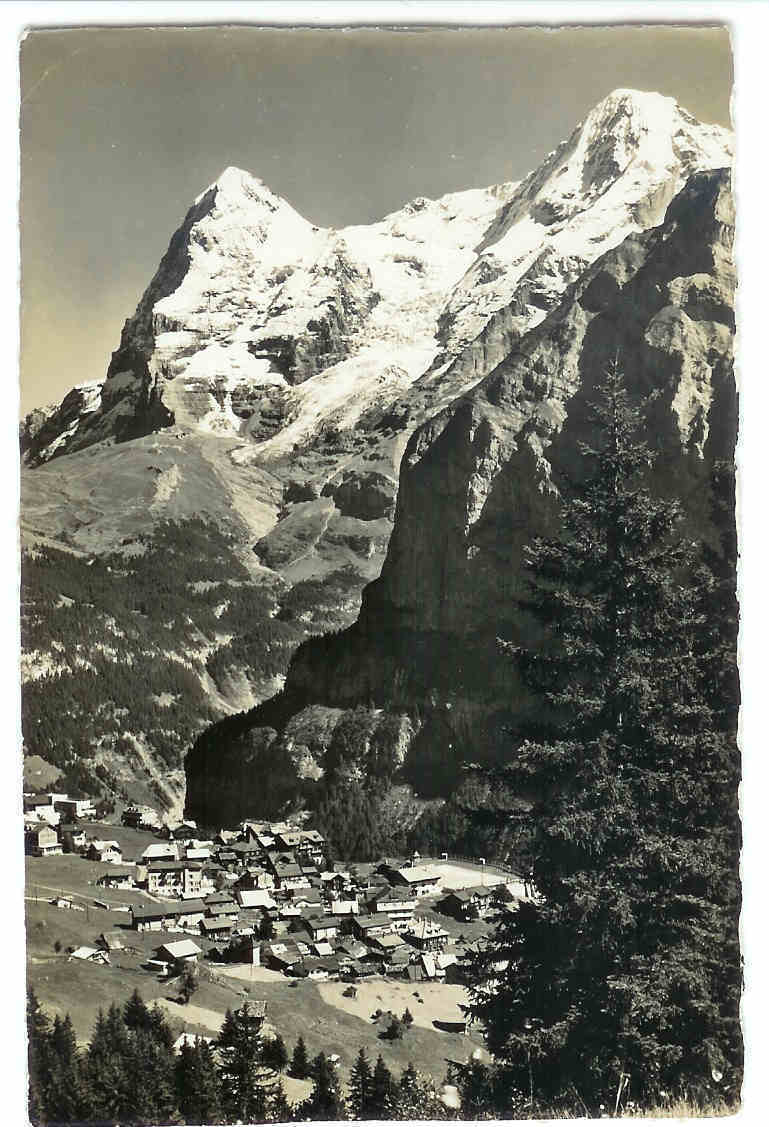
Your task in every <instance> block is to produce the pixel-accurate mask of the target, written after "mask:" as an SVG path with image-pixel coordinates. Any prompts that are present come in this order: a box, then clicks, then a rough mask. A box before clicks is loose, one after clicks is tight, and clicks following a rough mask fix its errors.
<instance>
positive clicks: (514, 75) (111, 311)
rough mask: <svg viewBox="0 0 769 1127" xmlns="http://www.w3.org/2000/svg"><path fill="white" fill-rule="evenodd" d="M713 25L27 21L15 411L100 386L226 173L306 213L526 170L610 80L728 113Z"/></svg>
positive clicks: (723, 34)
mask: <svg viewBox="0 0 769 1127" xmlns="http://www.w3.org/2000/svg"><path fill="white" fill-rule="evenodd" d="M731 85H732V61H731V54H730V45H729V36H728V33H727V31H726V30H725V29H723V28H718V27H709V28H706V27H692V26H688V27H687V26H650V27H628V26H624V27H623V26H615V27H603V28H601V27H585V28H567V29H558V30H551V29H543V28H512V29H500V28H493V29H489V28H486V29H475V30H471V29H457V28H451V29H444V30H436V29H427V30H417V29H412V30H408V31H395V30H389V31H388V30H376V29H357V30H343V29H334V30H322V29H310V30H292V29H289V28H279V29H268V28H253V27H252V28H248V27H229V28H228V27H220V28H211V27H208V28H181V27H165V28H125V27H122V28H121V27H107V28H89V29H74V30H64V29H60V30H53V31H43V30H33V31H32V32H30V33H29V34H28V35H27V37H26V38H25V39H24V41H23V43H22V46H21V269H22V335H21V410H22V413H26V412H27V411H29V410H31V409H32V408H34V407H37V406H42V405H44V404H47V403H49V402H52V401H55V400H58V399H60V398H61V397H62V396H63V395H64V394H65V393H66V391H67V390H68V389H69V388H70V387H72V386H74V385H75V384H77V383H80V382H83V381H85V380H93V379H99V378H102V377H103V376H104V374H105V372H106V368H107V364H108V362H109V357H110V353H111V352H112V351H113V350H114V349H115V348H116V347H117V345H118V342H119V338H120V330H121V328H122V325H123V322H124V321H125V319H126V318H127V317H128V316H130V315H131V313H132V312H133V310H134V308H135V306H136V303H137V301H138V300H139V297H140V296H141V293H142V292H143V290H144V288H145V287H146V286H147V284H148V283H149V281H150V279H151V277H152V275H153V273H154V272H155V269H156V267H157V265H158V263H159V261H160V258H161V256H162V254H163V253H164V251H165V249H166V247H167V245H168V242H169V239H170V237H171V235H172V234H173V232H174V230H175V229H176V227H178V225H179V224H180V223H181V221H182V219H183V217H184V214H185V212H186V211H187V209H188V207H189V206H190V204H191V203H192V201H193V200H194V198H195V197H196V196H197V195H198V194H199V193H200V192H201V191H202V190H203V189H204V188H205V187H206V186H207V185H208V184H210V183H211V182H212V181H213V180H215V179H216V178H217V176H218V175H219V173H220V172H221V171H222V170H223V169H224V168H225V167H227V166H228V165H237V166H239V167H241V168H244V169H246V170H247V171H249V172H251V173H253V174H255V175H257V176H259V177H261V178H262V179H263V180H264V181H265V182H266V183H267V184H268V185H269V186H270V188H272V190H273V191H275V192H277V193H278V194H280V195H282V196H283V197H284V198H285V199H287V200H288V201H289V202H290V203H291V204H292V205H293V206H294V207H295V208H296V209H297V210H298V211H299V212H301V213H302V214H303V215H304V216H306V217H307V218H308V219H310V220H312V221H313V222H316V223H319V224H322V225H327V226H335V227H342V226H345V225H347V224H350V223H365V222H371V221H373V220H376V219H378V218H381V217H382V216H383V215H385V214H387V213H388V212H390V211H394V210H395V209H396V208H398V207H399V206H401V205H402V204H403V203H405V202H406V201H408V200H409V199H412V198H414V197H415V196H418V195H425V196H437V195H442V194H443V193H445V192H449V191H455V190H458V189H462V188H471V187H482V186H485V185H488V184H493V183H500V182H502V181H506V180H516V179H520V178H521V177H522V176H524V175H525V174H526V173H527V172H529V171H530V170H531V169H532V168H534V167H536V166H537V165H538V164H539V163H540V161H541V160H542V159H543V157H544V156H546V154H547V153H548V152H549V151H550V150H552V149H553V148H554V147H555V146H556V145H557V144H558V143H559V142H560V141H561V140H563V139H564V138H565V137H567V136H568V134H569V133H570V132H571V131H572V129H573V128H574V126H575V125H576V124H577V123H578V122H579V121H580V120H581V119H582V118H583V117H584V116H585V114H586V113H587V112H588V111H589V110H590V109H591V108H592V106H593V105H595V103H596V102H598V101H599V100H600V99H601V98H603V97H605V96H606V94H608V93H609V92H610V91H611V90H613V89H615V88H616V87H620V86H622V87H633V88H637V89H641V90H657V91H659V92H661V93H663V94H667V95H672V96H673V97H675V98H676V99H677V100H678V101H679V102H680V103H681V105H683V106H684V107H685V108H687V109H688V110H690V111H691V112H692V113H693V114H694V115H695V116H696V117H698V118H700V119H701V120H703V121H709V122H716V123H718V124H721V125H729V124H731V122H730V116H729V100H730V92H731Z"/></svg>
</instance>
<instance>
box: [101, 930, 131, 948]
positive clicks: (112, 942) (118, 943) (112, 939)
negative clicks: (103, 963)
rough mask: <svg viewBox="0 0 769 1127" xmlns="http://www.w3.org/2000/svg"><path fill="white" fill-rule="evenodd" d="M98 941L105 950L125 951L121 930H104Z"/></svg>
mask: <svg viewBox="0 0 769 1127" xmlns="http://www.w3.org/2000/svg"><path fill="white" fill-rule="evenodd" d="M96 942H97V943H98V945H99V946H100V947H101V948H102V949H103V950H104V951H125V943H124V941H123V935H122V933H121V932H119V931H103V932H102V933H101V935H100V936H99V938H98V939H97V940H96Z"/></svg>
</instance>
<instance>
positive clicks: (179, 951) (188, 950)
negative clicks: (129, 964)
mask: <svg viewBox="0 0 769 1127" xmlns="http://www.w3.org/2000/svg"><path fill="white" fill-rule="evenodd" d="M202 954H203V952H202V951H201V949H200V947H198V945H197V943H193V941H192V940H191V939H177V940H176V941H175V942H174V943H161V944H160V946H159V947H157V948H156V949H155V952H154V957H155V959H156V960H157V961H158V962H160V963H166V964H168V965H169V966H171V967H173V969H174V970H176V971H183V970H185V969H186V968H187V967H189V966H194V965H195V963H197V961H198V956H199V955H202Z"/></svg>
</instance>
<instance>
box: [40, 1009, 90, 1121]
mask: <svg viewBox="0 0 769 1127" xmlns="http://www.w3.org/2000/svg"><path fill="white" fill-rule="evenodd" d="M50 1048H51V1059H50V1072H49V1077H48V1083H47V1085H46V1093H45V1104H46V1111H47V1115H48V1118H49V1120H51V1121H52V1122H54V1123H73V1122H76V1121H78V1120H82V1119H84V1118H86V1116H87V1114H88V1101H87V1093H86V1088H85V1083H84V1078H83V1071H82V1066H81V1062H80V1055H79V1053H78V1050H77V1042H76V1040H75V1031H74V1029H73V1028H72V1022H71V1020H70V1017H69V1014H67V1015H66V1016H65V1017H64V1019H63V1020H62V1019H61V1018H60V1017H59V1016H58V1015H57V1016H56V1017H55V1018H54V1022H53V1030H52V1033H51V1042H50Z"/></svg>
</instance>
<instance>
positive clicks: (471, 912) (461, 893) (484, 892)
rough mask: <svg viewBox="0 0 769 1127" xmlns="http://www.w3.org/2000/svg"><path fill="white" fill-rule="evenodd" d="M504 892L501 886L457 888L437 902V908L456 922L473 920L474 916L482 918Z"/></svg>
mask: <svg viewBox="0 0 769 1127" xmlns="http://www.w3.org/2000/svg"><path fill="white" fill-rule="evenodd" d="M505 891H506V890H505V886H504V885H503V884H500V885H480V884H479V885H474V886H472V887H471V888H457V889H454V890H453V891H452V892H450V893H449V894H448V895H447V896H444V898H443V900H441V901H439V903H438V908H439V909H440V911H441V912H445V914H446V915H448V916H454V917H455V919H458V920H469V919H474V918H476V915H477V916H478V917H480V918H483V917H484V916H487V915H488V914H489V912H491V911H493V909H494V907H495V901H496V900H497V898H498V897H499V895H500V894H502V893H504V892H505Z"/></svg>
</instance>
